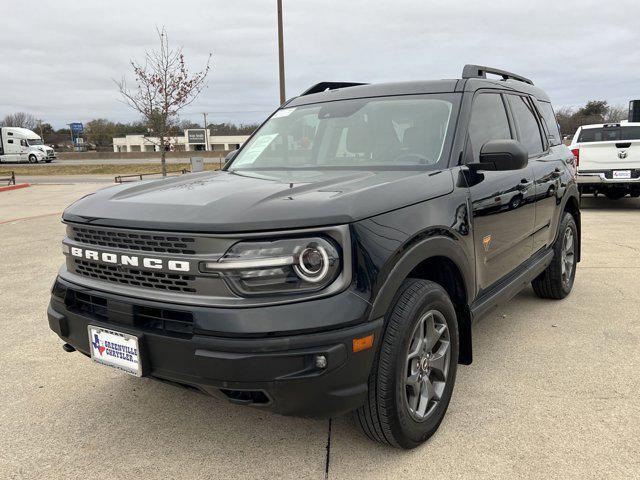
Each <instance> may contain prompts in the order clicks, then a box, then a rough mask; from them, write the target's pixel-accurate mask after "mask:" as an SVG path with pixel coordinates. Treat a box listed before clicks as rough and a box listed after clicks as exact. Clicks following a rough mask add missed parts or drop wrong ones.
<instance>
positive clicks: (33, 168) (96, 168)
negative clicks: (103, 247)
mask: <svg viewBox="0 0 640 480" xmlns="http://www.w3.org/2000/svg"><path fill="white" fill-rule="evenodd" d="M218 166H219V165H218V164H217V163H205V164H204V169H205V170H217V169H218ZM0 167H1V168H0V169H1V170H2V171H10V170H13V171H14V172H16V176H18V175H23V176H38V175H114V176H115V175H134V174H140V173H158V174H160V173H161V172H162V167H161V166H160V165H154V164H127V165H114V164H100V165H55V164H52V165H24V166H22V165H1V166H0ZM182 169H186V170H190V169H191V166H190V165H189V164H188V163H172V164H169V165H167V170H168V171H169V172H172V171H178V170H182Z"/></svg>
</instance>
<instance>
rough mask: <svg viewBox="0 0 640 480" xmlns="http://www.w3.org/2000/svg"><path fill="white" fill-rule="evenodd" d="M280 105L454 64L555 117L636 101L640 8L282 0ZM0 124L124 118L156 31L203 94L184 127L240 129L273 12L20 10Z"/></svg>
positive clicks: (430, 74)
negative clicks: (124, 83) (561, 109)
mask: <svg viewBox="0 0 640 480" xmlns="http://www.w3.org/2000/svg"><path fill="white" fill-rule="evenodd" d="M284 4H285V19H284V20H285V38H286V63H287V93H288V95H289V96H293V95H295V94H297V93H299V92H300V91H302V90H303V89H305V88H306V87H308V86H309V85H311V84H313V83H316V82H318V81H321V80H345V81H369V82H382V81H392V80H415V79H430V78H451V77H457V76H459V75H460V72H461V70H462V66H463V65H464V64H465V63H479V64H487V65H492V66H497V67H501V68H505V69H508V70H513V71H516V72H518V73H521V74H523V75H525V76H528V77H530V78H532V79H534V81H535V83H536V84H537V85H540V86H541V87H542V88H544V89H545V90H546V91H547V92H548V93H549V95H550V96H551V97H552V100H553V101H554V103H555V104H556V106H563V105H579V104H582V103H584V102H585V101H587V100H589V99H606V100H608V101H609V103H611V104H626V103H627V102H628V100H630V99H632V98H640V80H639V79H640V50H639V49H638V45H640V34H639V33H638V28H637V22H636V21H635V19H637V18H640V2H638V1H637V0H618V1H609V2H607V3H606V4H603V2H602V0H599V1H592V0H580V1H574V0H569V1H563V2H558V1H549V0H537V1H535V0H529V1H522V0H517V1H516V0H513V1H504V0H492V1H483V2H480V1H471V0H467V1H460V0H450V1H448V2H443V1H433V0H429V1H425V0H405V1H396V2H391V1H388V0H387V1H381V0H367V1H364V0H350V1H348V2H345V1H338V0H333V1H319V0H307V1H300V0H298V1H294V0H284ZM1 18H2V20H1V28H0V46H1V48H0V65H1V68H0V72H2V74H1V75H0V116H3V115H5V114H7V113H11V112H13V111H18V110H23V111H27V112H30V113H33V114H35V115H37V116H39V117H41V118H42V119H43V120H44V121H48V122H51V123H53V124H54V125H55V126H58V127H59V126H62V125H64V124H66V123H68V122H70V121H86V120H89V119H91V118H95V117H106V118H111V119H114V120H124V121H129V120H134V119H136V115H135V113H134V112H133V111H131V110H130V109H128V107H126V106H125V105H123V104H121V103H120V102H119V101H118V93H117V90H116V88H115V85H114V83H113V80H112V79H114V78H115V79H119V78H121V77H122V76H123V75H125V74H126V75H128V74H129V73H130V67H129V64H128V62H129V59H131V58H142V56H143V52H144V50H145V49H149V48H153V47H154V46H155V36H154V35H155V31H154V28H155V26H156V25H165V26H166V27H167V30H168V32H169V35H170V38H171V40H172V41H173V43H174V44H176V45H182V46H184V49H185V54H186V56H187V60H188V62H189V64H190V65H191V66H192V68H193V69H199V68H200V67H201V66H202V65H203V63H204V62H205V60H206V57H207V55H208V53H209V52H212V53H213V55H214V59H213V72H212V74H211V76H210V80H209V87H208V88H207V90H206V91H205V92H204V93H203V94H202V96H201V98H200V99H199V100H198V101H197V102H196V103H195V104H194V105H192V106H191V107H189V109H188V110H187V111H186V112H185V114H184V115H183V118H187V119H192V120H200V118H201V113H202V112H208V113H209V118H210V120H211V121H237V122H249V121H258V120H260V119H262V118H263V117H264V116H265V115H266V114H267V113H268V112H270V111H271V110H273V109H274V108H276V106H277V103H278V84H277V82H278V78H277V49H276V32H275V20H276V19H275V0H267V1H265V0H244V1H241V2H228V1H221V0H215V1H199V0H196V1H185V2H175V1H166V0H153V1H150V0H136V1H128V2H125V1H121V0H117V1H111V2H102V1H101V2H98V1H97V0H93V1H86V2H78V1H72V0H58V1H56V2H43V1H32V0H27V1H23V2H20V4H19V5H14V8H11V9H6V8H5V9H3V12H2V17H1Z"/></svg>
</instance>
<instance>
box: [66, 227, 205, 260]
mask: <svg viewBox="0 0 640 480" xmlns="http://www.w3.org/2000/svg"><path fill="white" fill-rule="evenodd" d="M69 236H70V238H71V239H72V240H75V241H76V242H79V243H85V244H89V245H96V246H100V247H111V248H119V249H123V250H134V251H138V252H140V251H143V252H157V253H179V254H182V255H193V254H195V253H196V252H195V250H194V249H193V244H194V242H195V239H194V238H193V237H185V236H182V235H180V236H177V235H175V236H174V235H158V234H156V233H148V234H146V233H131V232H127V231H114V230H104V229H100V228H94V227H84V226H83V227H78V226H71V228H70V234H69Z"/></svg>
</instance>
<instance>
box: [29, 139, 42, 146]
mask: <svg viewBox="0 0 640 480" xmlns="http://www.w3.org/2000/svg"><path fill="white" fill-rule="evenodd" d="M27 142H29V145H44V143H43V142H42V140H41V139H39V138H30V139H29V140H27Z"/></svg>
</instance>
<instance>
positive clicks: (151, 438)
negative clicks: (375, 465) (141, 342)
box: [44, 365, 328, 478]
mask: <svg viewBox="0 0 640 480" xmlns="http://www.w3.org/2000/svg"><path fill="white" fill-rule="evenodd" d="M96 367H97V368H96ZM90 368H91V373H92V375H91V377H90V378H92V379H93V380H92V381H90V383H92V384H93V385H90V384H87V385H86V387H87V388H83V389H82V390H81V393H80V394H79V396H78V397H77V398H75V400H74V401H73V402H64V403H63V404H57V405H50V406H49V407H48V408H50V409H52V410H55V411H54V412H52V415H53V417H54V418H56V419H57V420H56V423H57V428H60V429H63V430H64V431H65V432H66V434H67V435H68V438H70V439H72V440H70V442H71V443H72V445H67V448H69V451H73V452H74V454H76V455H77V456H79V457H84V456H86V457H88V458H87V459H86V461H87V464H89V463H90V464H91V465H92V466H94V467H97V470H98V471H100V470H102V471H104V470H106V469H108V470H109V471H110V473H113V474H114V478H120V477H121V476H124V473H126V472H127V469H130V468H132V469H134V470H135V469H138V468H140V467H141V466H142V465H144V464H145V463H149V462H152V463H153V464H154V467H153V472H151V473H158V474H159V473H162V474H163V475H164V474H166V476H165V477H163V478H236V477H242V478H299V476H300V477H305V478H306V477H312V478H320V476H321V475H322V473H323V472H324V468H325V458H326V451H325V448H326V442H327V424H328V421H327V420H311V419H302V418H292V417H283V416H280V415H276V414H272V413H269V412H265V411H260V410H258V409H254V408H247V407H239V406H235V405H232V404H229V403H227V402H224V401H221V400H218V399H215V398H212V397H209V396H206V395H204V394H200V393H198V392H194V391H191V390H187V389H183V388H180V387H176V386H173V385H169V384H166V383H162V382H157V381H155V380H152V379H148V378H142V379H140V378H134V377H130V376H127V375H124V374H121V373H119V372H109V371H108V370H107V371H105V369H104V367H102V366H97V365H92V366H91V367H90ZM87 380H88V379H87V378H86V377H85V376H84V375H83V379H82V380H80V379H79V380H78V381H85V382H86V381H87ZM44 456H45V457H47V455H44ZM285 465H286V466H287V468H286V469H285V471H283V467H284V466H285ZM160 476H161V475H146V474H145V475H144V478H159V477H160Z"/></svg>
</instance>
